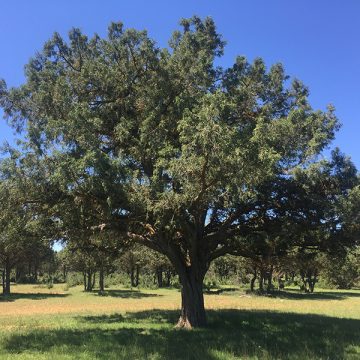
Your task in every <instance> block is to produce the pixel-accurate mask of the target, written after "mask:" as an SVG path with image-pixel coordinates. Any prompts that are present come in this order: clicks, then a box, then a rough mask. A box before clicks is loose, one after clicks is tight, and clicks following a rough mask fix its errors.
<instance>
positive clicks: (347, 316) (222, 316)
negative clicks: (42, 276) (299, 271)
mask: <svg viewBox="0 0 360 360" xmlns="http://www.w3.org/2000/svg"><path fill="white" fill-rule="evenodd" d="M205 302H206V308H207V309H208V314H209V327H208V328H207V329H201V330H196V331H193V332H190V333H189V332H183V331H180V332H179V331H175V330H174V328H173V324H174V323H175V321H176V318H177V316H178V309H179V305H180V293H179V291H178V290H176V289H160V290H141V291H139V290H130V289H125V288H116V289H111V290H107V291H106V293H105V294H104V296H100V295H98V294H97V293H96V292H93V293H84V292H83V291H82V288H81V287H76V288H70V290H69V291H64V287H63V286H62V285H56V286H54V288H52V289H47V288H40V287H35V286H32V285H18V286H14V287H13V295H12V296H11V297H9V298H1V297H0V310H1V311H0V359H1V360H2V359H15V360H23V359H32V360H34V359H36V360H38V359H50V358H51V359H52V360H56V359H61V360H63V359H76V360H78V359H103V360H108V359H172V360H175V359H179V360H180V359H181V360H183V359H201V360H202V359H211V360H216V359H219V360H221V359H254V360H255V359H299V360H300V359H301V360H302V359H331V360H332V359H360V291H355V290H353V291H318V292H317V293H315V294H301V293H299V292H297V291H294V290H293V291H290V292H289V291H287V292H282V293H280V294H277V296H275V297H265V296H250V295H248V294H246V293H244V292H243V291H240V290H238V289H229V288H228V289H223V291H221V292H220V293H215V292H214V293H211V294H207V295H205Z"/></svg>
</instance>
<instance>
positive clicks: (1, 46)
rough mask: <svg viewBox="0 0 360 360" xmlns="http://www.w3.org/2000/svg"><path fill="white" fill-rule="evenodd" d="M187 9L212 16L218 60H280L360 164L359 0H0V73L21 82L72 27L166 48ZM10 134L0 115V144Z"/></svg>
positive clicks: (188, 12)
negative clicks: (127, 32) (220, 50)
mask: <svg viewBox="0 0 360 360" xmlns="http://www.w3.org/2000/svg"><path fill="white" fill-rule="evenodd" d="M194 14H197V15H200V16H208V15H209V16H212V17H213V18H214V19H215V21H216V24H217V27H218V30H219V32H220V33H222V34H223V37H224V39H225V40H226V41H227V43H228V45H227V47H226V52H225V56H224V58H223V60H222V64H223V65H231V63H232V62H233V61H234V58H235V56H236V55H245V56H247V57H248V58H249V59H250V60H251V59H253V58H254V57H256V56H261V57H263V58H264V59H265V61H266V63H267V64H268V65H271V64H272V63H274V62H278V61H280V62H282V63H283V64H284V65H285V68H286V70H287V73H288V74H289V75H291V76H294V77H297V78H299V79H301V80H302V81H303V82H304V83H305V84H306V85H308V86H309V88H310V91H311V102H312V104H313V106H314V108H319V109H325V107H326V105H327V104H328V103H332V104H334V105H335V107H336V109H337V115H338V117H339V119H340V121H341V122H342V124H343V127H342V129H341V130H340V132H339V133H338V135H337V139H336V141H335V142H334V145H336V146H339V147H340V148H341V149H342V151H344V152H345V153H347V154H348V155H350V156H351V157H352V159H353V160H354V162H355V164H356V165H357V167H358V168H359V169H360V146H359V143H360V138H359V135H360V121H359V117H360V46H359V39H360V24H359V21H360V1H359V0H346V1H340V0H331V1H329V0H302V1H289V0H271V1H270V0H251V1H250V0H248V1H245V0H244V1H242V0H228V1H227V0H222V1H220V0H218V1H217V0H193V1H189V0H182V1H170V0H167V1H165V0H153V1H149V0H141V1H140V0H132V1H130V0H117V1H115V0H103V1H94V0H86V1H85V0H71V1H69V0H61V1H49V0H46V1H45V0H33V1H26V0H12V1H10V0H7V1H6V0H2V1H1V9H0V50H1V56H0V78H4V79H5V80H6V81H7V83H8V85H12V86H13V85H19V84H21V83H22V82H23V80H24V76H23V67H24V65H25V64H26V63H27V62H28V60H29V58H30V57H31V56H32V55H33V54H34V53H35V52H36V50H39V49H41V47H42V45H43V43H44V42H45V41H46V40H47V39H48V38H49V37H51V35H52V33H53V32H54V31H58V32H60V33H61V34H62V35H66V34H67V32H68V30H69V29H70V28H71V27H73V26H75V27H80V28H81V29H82V30H83V31H84V32H85V33H87V34H89V35H92V34H93V33H94V32H97V33H99V34H100V35H103V34H105V33H106V29H107V25H108V24H109V22H110V21H118V20H121V21H122V22H123V23H124V25H125V26H126V27H135V28H137V29H147V30H148V31H149V34H150V36H151V37H153V38H154V39H156V40H157V42H158V43H159V45H161V46H166V44H167V40H168V38H169V36H170V33H171V32H172V31H173V30H174V29H176V28H177V26H178V25H177V24H178V20H179V19H180V18H182V17H190V16H192V15H194ZM0 115H1V114H0ZM12 139H13V134H12V131H11V130H10V129H9V128H8V127H7V126H6V125H5V123H4V121H0V142H2V141H4V140H8V141H10V142H11V141H12Z"/></svg>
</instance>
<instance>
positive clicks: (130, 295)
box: [93, 290, 163, 299]
mask: <svg viewBox="0 0 360 360" xmlns="http://www.w3.org/2000/svg"><path fill="white" fill-rule="evenodd" d="M93 294H94V295H98V296H110V297H117V298H122V299H141V298H146V297H158V296H163V295H161V294H152V293H151V294H150V293H143V292H141V291H139V290H105V291H102V292H93Z"/></svg>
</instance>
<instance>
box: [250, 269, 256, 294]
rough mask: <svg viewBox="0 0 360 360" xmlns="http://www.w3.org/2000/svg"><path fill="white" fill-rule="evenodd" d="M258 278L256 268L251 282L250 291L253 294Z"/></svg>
mask: <svg viewBox="0 0 360 360" xmlns="http://www.w3.org/2000/svg"><path fill="white" fill-rule="evenodd" d="M256 278H257V271H256V268H255V269H254V272H253V277H252V278H251V280H250V291H251V292H253V291H254V288H255V281H256Z"/></svg>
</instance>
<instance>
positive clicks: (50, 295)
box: [0, 293, 71, 302]
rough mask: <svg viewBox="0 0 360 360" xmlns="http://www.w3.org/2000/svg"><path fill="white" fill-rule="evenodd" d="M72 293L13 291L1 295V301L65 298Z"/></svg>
mask: <svg viewBox="0 0 360 360" xmlns="http://www.w3.org/2000/svg"><path fill="white" fill-rule="evenodd" d="M70 295H71V294H55V293H12V294H10V295H0V302H13V301H16V300H20V299H28V300H44V299H49V298H65V297H67V296H70Z"/></svg>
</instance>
